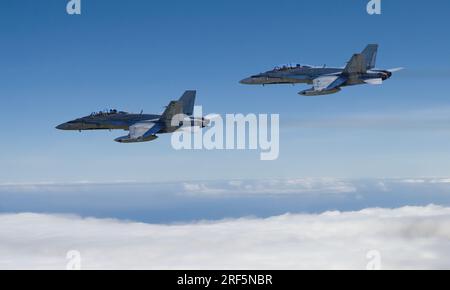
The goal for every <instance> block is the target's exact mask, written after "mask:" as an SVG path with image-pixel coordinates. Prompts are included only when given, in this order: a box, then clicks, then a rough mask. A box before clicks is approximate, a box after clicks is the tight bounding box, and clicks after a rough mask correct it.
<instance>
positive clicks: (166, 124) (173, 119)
mask: <svg viewBox="0 0 450 290" xmlns="http://www.w3.org/2000/svg"><path fill="white" fill-rule="evenodd" d="M195 95H196V91H186V92H185V93H184V94H183V96H182V97H181V98H180V99H179V100H178V101H172V102H170V104H169V105H168V106H167V108H166V110H165V111H164V113H163V114H162V115H148V114H143V113H141V114H132V113H127V112H121V111H117V110H109V111H106V112H98V113H92V114H91V115H89V116H87V117H83V118H79V119H76V120H73V121H69V122H67V123H64V124H61V125H59V126H57V127H56V129H60V130H76V131H80V132H81V131H83V130H114V129H119V130H127V131H129V134H128V135H127V136H123V137H119V138H117V139H115V141H117V142H120V143H137V142H147V141H153V140H155V139H157V138H158V136H157V134H163V133H173V132H175V131H177V130H179V129H180V128H182V127H183V128H192V127H200V128H204V127H206V126H208V125H209V123H210V121H211V120H210V119H208V118H207V117H201V118H196V117H193V116H192V115H193V113H194V103H195Z"/></svg>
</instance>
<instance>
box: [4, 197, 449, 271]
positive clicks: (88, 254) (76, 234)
mask: <svg viewBox="0 0 450 290" xmlns="http://www.w3.org/2000/svg"><path fill="white" fill-rule="evenodd" d="M0 236H1V239H0V268H1V269H65V267H66V264H67V263H68V260H67V259H66V254H67V252H69V251H78V252H79V253H80V254H81V268H82V269H366V267H368V265H369V264H370V263H371V259H370V255H371V254H370V253H372V254H373V253H374V252H375V253H379V260H380V261H379V262H380V268H382V269H446V268H450V264H449V263H448V261H449V260H450V243H449V242H448V241H449V240H450V207H442V206H436V205H428V206H423V207H401V208H396V209H387V208H384V209H382V208H368V209H364V210H360V211H349V212H339V211H329V212H325V213H321V214H284V215H280V216H274V217H270V218H239V219H225V220H220V221H200V222H193V223H184V224H158V225H157V224H145V223H137V222H130V221H121V220H115V219H96V218H81V217H78V216H74V215H46V214H33V213H20V214H3V215H0ZM368 255H369V256H368ZM368 257H369V258H368Z"/></svg>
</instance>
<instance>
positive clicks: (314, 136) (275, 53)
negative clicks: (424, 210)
mask: <svg viewBox="0 0 450 290" xmlns="http://www.w3.org/2000/svg"><path fill="white" fill-rule="evenodd" d="M366 3H367V2H366V1H363V0H358V1H356V0H353V1H324V0H322V1H298V0H296V1H276V2H274V1H158V2H155V1H143V0H141V1H132V2H131V1H128V2H127V1H114V0H109V1H106V0H95V1H91V0H84V1H82V4H83V7H82V15H81V16H69V15H67V14H66V13H65V4H66V1H62V0H61V1H60V0H50V1H31V0H21V1H10V0H8V1H2V2H1V3H0V36H1V39H2V44H1V46H0V52H1V57H0V80H1V81H0V84H1V85H0V99H1V100H2V102H1V103H2V106H1V108H2V114H1V116H0V118H1V122H0V130H1V131H2V134H3V137H2V138H1V140H2V142H1V144H0V149H1V150H0V182H1V183H8V182H13V183H33V182H77V181H90V182H114V181H145V182H161V181H189V180H210V179H211V180H218V179H220V180H221V179H234V178H239V179H246V178H250V179H265V178H297V177H323V176H330V177H345V178H362V177H420V176H448V175H450V154H448V148H449V146H450V130H449V129H448V128H449V127H450V117H449V116H450V114H449V113H450V102H449V100H448V94H447V83H448V79H449V78H450V59H449V58H448V57H447V55H448V51H449V49H450V42H449V41H448V38H447V37H446V36H447V34H448V33H447V28H448V25H449V20H448V15H447V14H448V13H447V11H448V10H449V9H450V3H448V1H433V4H431V3H429V2H424V1H408V2H407V3H408V4H407V5H406V3H405V1H383V14H382V15H381V16H369V15H368V14H367V13H366V12H365V5H366ZM367 43H379V44H380V51H379V57H378V63H377V65H378V67H381V68H392V67H398V66H403V67H406V68H407V70H405V71H403V72H400V73H398V75H396V76H394V77H393V78H392V79H391V80H389V81H388V82H386V83H385V84H384V85H383V86H379V87H369V86H359V87H352V88H347V89H345V90H344V91H343V92H341V93H340V94H336V95H331V96H325V97H319V98H302V97H299V96H298V95H297V92H298V91H300V90H302V89H303V88H305V86H295V87H292V86H273V87H264V88H263V87H252V86H243V85H240V84H239V83H238V81H239V80H240V79H242V78H243V77H246V76H248V75H251V74H254V73H257V72H260V71H264V70H266V69H269V68H271V67H272V66H274V65H277V64H280V63H285V62H301V63H308V64H315V65H321V64H325V63H326V64H328V65H334V66H342V65H344V64H345V62H346V61H347V60H348V59H349V58H350V57H351V55H352V54H353V53H354V52H358V51H360V50H362V49H363V48H364V46H365V45H366V44H367ZM186 89H197V90H198V103H199V104H201V105H203V107H204V111H206V112H207V113H209V112H214V113H278V114H280V118H281V148H280V158H279V159H278V160H277V161H272V162H263V161H260V160H259V153H258V152H253V151H242V152H240V151H229V152H219V151H212V152H208V151H198V152H190V151H180V152H176V151H174V150H173V149H172V148H171V146H170V136H164V137H162V138H161V139H159V140H158V141H156V142H153V143H144V144H137V145H130V146H127V145H123V144H117V143H115V142H113V139H115V138H116V137H118V136H122V135H124V134H123V132H87V133H78V132H73V133H72V132H60V131H57V130H55V129H54V127H55V125H57V124H59V123H61V122H63V121H67V120H69V119H73V118H75V117H78V116H83V115H86V114H89V113H90V112H92V111H96V110H101V109H104V108H117V109H123V110H127V111H136V112H138V111H140V110H141V109H144V111H145V112H149V113H158V112H161V111H162V110H163V106H164V105H166V104H167V103H168V101H169V100H171V99H176V98H178V97H179V96H180V95H181V94H182V92H183V91H184V90H186Z"/></svg>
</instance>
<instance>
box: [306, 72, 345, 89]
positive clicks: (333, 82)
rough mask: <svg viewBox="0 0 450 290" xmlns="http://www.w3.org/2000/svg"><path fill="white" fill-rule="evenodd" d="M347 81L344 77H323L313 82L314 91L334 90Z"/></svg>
mask: <svg viewBox="0 0 450 290" xmlns="http://www.w3.org/2000/svg"><path fill="white" fill-rule="evenodd" d="M346 81H347V78H345V77H343V76H322V77H318V78H316V79H314V80H313V85H314V90H315V91H323V90H332V89H335V88H337V87H340V86H341V85H343V84H344V83H345V82H346Z"/></svg>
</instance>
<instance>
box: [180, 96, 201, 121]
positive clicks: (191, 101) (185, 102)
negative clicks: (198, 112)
mask: <svg viewBox="0 0 450 290" xmlns="http://www.w3.org/2000/svg"><path fill="white" fill-rule="evenodd" d="M196 94H197V91H186V92H184V94H183V96H182V97H181V98H180V99H179V100H178V102H180V103H181V105H182V106H183V114H185V115H187V116H192V115H193V114H194V105H195V96H196Z"/></svg>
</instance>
